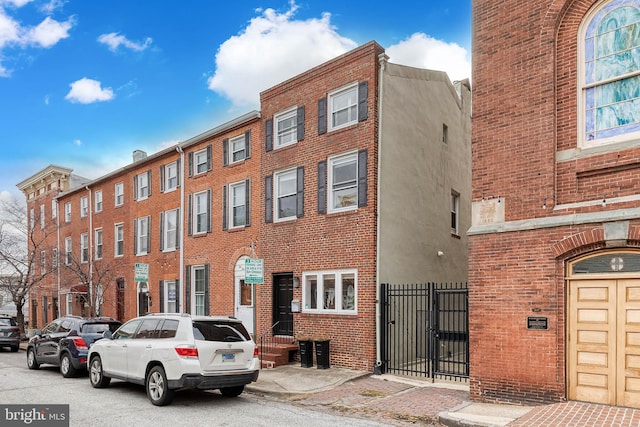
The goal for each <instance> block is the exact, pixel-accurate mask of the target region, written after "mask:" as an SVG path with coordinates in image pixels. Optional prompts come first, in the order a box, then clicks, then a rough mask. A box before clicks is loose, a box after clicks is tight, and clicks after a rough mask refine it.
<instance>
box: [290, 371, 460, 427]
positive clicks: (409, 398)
mask: <svg viewBox="0 0 640 427" xmlns="http://www.w3.org/2000/svg"><path fill="white" fill-rule="evenodd" d="M468 400H469V392H468V391H464V390H451V389H447V388H440V387H431V386H428V387H417V386H413V385H411V384H405V383H401V382H396V381H387V380H381V379H378V378H375V377H365V378H360V379H356V380H353V381H349V382H347V383H345V384H343V385H341V386H340V387H336V388H334V389H332V390H327V391H321V392H317V393H314V394H312V395H309V396H305V397H302V398H301V399H299V400H297V403H298V404H300V405H313V406H323V407H325V408H326V409H329V410H332V411H338V412H341V413H349V414H350V415H351V416H357V417H359V418H367V419H374V420H376V421H379V422H383V423H387V424H391V425H395V426H408V425H413V426H415V425H421V426H439V425H441V424H439V423H438V421H437V419H438V417H437V415H438V413H439V412H442V411H445V410H449V409H451V408H454V407H456V406H458V405H460V404H462V403H463V402H465V401H468Z"/></svg>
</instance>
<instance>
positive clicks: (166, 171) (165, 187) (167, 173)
mask: <svg viewBox="0 0 640 427" xmlns="http://www.w3.org/2000/svg"><path fill="white" fill-rule="evenodd" d="M179 164H180V161H179V160H177V161H175V162H173V163H169V164H168V165H162V166H160V187H161V188H160V190H161V191H162V192H165V191H173V190H175V189H176V188H178V185H180V180H179V175H178V174H179V173H180V172H179V171H180V169H179Z"/></svg>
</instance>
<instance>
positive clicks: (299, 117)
mask: <svg viewBox="0 0 640 427" xmlns="http://www.w3.org/2000/svg"><path fill="white" fill-rule="evenodd" d="M296 126H297V129H296V133H297V134H298V135H297V136H298V141H302V140H303V139H304V105H303V106H302V107H298V111H297V112H296Z"/></svg>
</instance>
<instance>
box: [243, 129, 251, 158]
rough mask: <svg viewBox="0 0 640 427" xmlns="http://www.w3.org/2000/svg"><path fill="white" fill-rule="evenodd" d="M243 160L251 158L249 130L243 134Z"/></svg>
mask: <svg viewBox="0 0 640 427" xmlns="http://www.w3.org/2000/svg"><path fill="white" fill-rule="evenodd" d="M244 158H245V159H249V158H251V130H248V131H246V132H245V133H244Z"/></svg>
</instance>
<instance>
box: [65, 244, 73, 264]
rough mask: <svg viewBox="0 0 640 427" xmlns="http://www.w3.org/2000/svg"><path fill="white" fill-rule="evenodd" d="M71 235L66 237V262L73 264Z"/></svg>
mask: <svg viewBox="0 0 640 427" xmlns="http://www.w3.org/2000/svg"><path fill="white" fill-rule="evenodd" d="M71 256H72V255H71V237H65V238H64V263H65V265H71Z"/></svg>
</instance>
